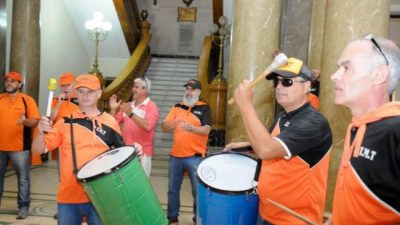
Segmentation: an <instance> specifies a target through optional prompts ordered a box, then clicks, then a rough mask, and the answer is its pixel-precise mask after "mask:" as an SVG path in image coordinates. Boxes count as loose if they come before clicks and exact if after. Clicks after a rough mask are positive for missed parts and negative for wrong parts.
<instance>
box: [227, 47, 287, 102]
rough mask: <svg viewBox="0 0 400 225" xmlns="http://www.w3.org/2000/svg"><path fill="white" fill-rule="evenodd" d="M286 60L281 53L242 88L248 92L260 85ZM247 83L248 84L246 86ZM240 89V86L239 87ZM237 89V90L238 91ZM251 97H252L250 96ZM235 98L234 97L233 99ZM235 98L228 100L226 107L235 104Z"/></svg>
mask: <svg viewBox="0 0 400 225" xmlns="http://www.w3.org/2000/svg"><path fill="white" fill-rule="evenodd" d="M287 60H288V58H287V56H286V55H285V54H283V53H279V54H278V55H277V56H276V57H275V58H274V61H272V63H271V64H270V65H269V66H268V67H267V69H265V70H264V71H263V72H262V73H260V74H259V75H257V76H256V79H254V80H253V81H251V82H250V81H245V82H243V84H244V86H243V87H242V89H243V88H248V89H249V90H250V89H251V88H253V87H255V86H256V85H257V84H258V83H260V82H261V81H262V80H265V76H266V75H267V74H269V73H271V72H272V71H274V70H276V69H278V68H279V67H280V66H282V65H284V64H285V63H286V62H287ZM246 83H248V84H246ZM239 87H240V85H239ZM239 87H238V89H239ZM251 96H252V95H251ZM235 98H236V97H235ZM235 98H233V97H232V98H230V99H229V100H228V105H231V104H232V103H234V102H235Z"/></svg>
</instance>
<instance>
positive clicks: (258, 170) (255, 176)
mask: <svg viewBox="0 0 400 225" xmlns="http://www.w3.org/2000/svg"><path fill="white" fill-rule="evenodd" d="M261 164H262V160H261V159H258V160H257V167H256V172H255V173H254V179H253V180H254V181H256V182H258V177H259V176H260V172H261Z"/></svg>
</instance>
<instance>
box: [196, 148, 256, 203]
mask: <svg viewBox="0 0 400 225" xmlns="http://www.w3.org/2000/svg"><path fill="white" fill-rule="evenodd" d="M222 154H235V155H241V156H245V157H247V158H250V159H252V160H254V161H256V162H257V160H256V159H254V158H252V157H251V156H249V155H247V154H243V153H239V152H233V151H222V152H217V153H212V154H209V155H207V156H206V157H204V158H203V160H206V159H207V158H209V157H212V156H216V155H222ZM203 160H201V162H203ZM201 162H200V163H201ZM199 165H200V164H199ZM198 168H199V167H197V169H196V174H197V180H198V181H199V182H200V183H201V184H202V185H203V186H204V187H205V188H208V189H210V190H212V191H215V192H217V193H220V194H227V195H241V194H251V193H254V192H255V190H254V189H256V188H257V187H252V188H249V189H247V190H242V191H227V190H222V189H219V188H215V187H211V186H210V185H208V184H206V183H205V182H204V181H203V180H202V179H201V178H200V176H199V174H198Z"/></svg>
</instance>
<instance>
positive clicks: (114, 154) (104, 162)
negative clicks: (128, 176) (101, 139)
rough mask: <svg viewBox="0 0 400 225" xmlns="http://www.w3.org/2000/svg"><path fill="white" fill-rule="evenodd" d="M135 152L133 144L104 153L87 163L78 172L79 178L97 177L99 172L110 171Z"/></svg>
mask: <svg viewBox="0 0 400 225" xmlns="http://www.w3.org/2000/svg"><path fill="white" fill-rule="evenodd" d="M134 153H135V148H134V147H133V146H125V147H120V148H116V149H113V150H110V151H107V152H104V153H102V154H101V155H99V156H97V157H96V158H94V159H92V160H91V161H89V162H88V163H86V164H85V165H84V166H83V167H82V168H81V169H80V170H79V172H78V174H77V177H78V179H79V180H83V179H88V178H91V177H95V176H97V175H99V174H103V173H109V172H111V171H112V169H114V168H115V167H117V166H119V165H121V164H123V163H124V162H125V161H126V160H127V159H129V158H130V157H131V156H132V155H133V154H134Z"/></svg>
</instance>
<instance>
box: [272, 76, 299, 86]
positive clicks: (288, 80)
mask: <svg viewBox="0 0 400 225" xmlns="http://www.w3.org/2000/svg"><path fill="white" fill-rule="evenodd" d="M273 82H274V88H276V87H278V83H279V82H280V83H281V84H282V86H284V87H290V86H292V85H293V83H294V82H298V83H305V82H307V81H305V80H293V79H291V78H275V79H273Z"/></svg>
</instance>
